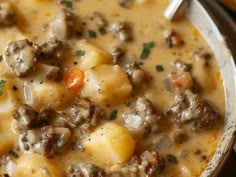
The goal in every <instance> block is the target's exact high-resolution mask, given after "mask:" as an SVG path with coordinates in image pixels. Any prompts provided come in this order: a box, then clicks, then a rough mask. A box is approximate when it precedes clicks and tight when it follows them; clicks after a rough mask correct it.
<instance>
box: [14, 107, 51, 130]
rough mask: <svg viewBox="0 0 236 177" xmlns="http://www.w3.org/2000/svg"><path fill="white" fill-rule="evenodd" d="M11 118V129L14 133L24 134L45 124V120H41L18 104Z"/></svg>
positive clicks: (36, 114) (33, 112)
mask: <svg viewBox="0 0 236 177" xmlns="http://www.w3.org/2000/svg"><path fill="white" fill-rule="evenodd" d="M13 118H14V120H13V128H14V130H15V131H16V132H24V131H26V130H29V129H31V128H36V127H39V126H42V125H45V124H47V122H46V120H45V119H41V118H40V116H39V115H38V113H37V112H36V111H35V110H33V109H32V108H31V107H30V106H28V105H26V104H20V106H19V107H18V108H17V110H16V111H15V112H14V114H13Z"/></svg>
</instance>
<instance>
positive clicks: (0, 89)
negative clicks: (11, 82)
mask: <svg viewBox="0 0 236 177" xmlns="http://www.w3.org/2000/svg"><path fill="white" fill-rule="evenodd" d="M5 85H6V81H4V80H1V81H0V96H1V95H2V94H3V89H4V87H5Z"/></svg>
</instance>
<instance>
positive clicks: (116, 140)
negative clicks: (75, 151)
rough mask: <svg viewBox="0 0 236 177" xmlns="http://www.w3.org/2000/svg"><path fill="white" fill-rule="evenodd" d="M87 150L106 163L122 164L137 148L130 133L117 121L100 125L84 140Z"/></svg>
mask: <svg viewBox="0 0 236 177" xmlns="http://www.w3.org/2000/svg"><path fill="white" fill-rule="evenodd" d="M83 145H84V147H85V151H87V152H88V153H90V154H91V155H92V156H93V158H94V159H96V160H98V161H100V162H101V163H104V164H106V165H114V164H122V163H124V162H126V161H127V160H129V158H130V157H131V156H132V154H133V152H134V148H135V141H134V139H133V138H132V136H131V135H130V133H129V132H128V131H127V130H126V129H125V128H124V127H122V126H120V125H117V124H115V123H111V122H109V123H106V124H104V125H102V126H100V127H98V128H97V129H96V130H95V132H93V133H92V134H91V135H90V136H89V137H87V138H86V139H85V140H84V141H83Z"/></svg>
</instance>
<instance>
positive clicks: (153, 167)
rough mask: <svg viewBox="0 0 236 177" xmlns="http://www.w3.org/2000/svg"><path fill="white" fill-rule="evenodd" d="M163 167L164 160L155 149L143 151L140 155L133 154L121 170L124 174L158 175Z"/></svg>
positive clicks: (150, 176)
mask: <svg viewBox="0 0 236 177" xmlns="http://www.w3.org/2000/svg"><path fill="white" fill-rule="evenodd" d="M164 167H165V161H164V159H163V158H161V156H160V155H159V153H158V152H156V151H153V150H152V151H148V150H147V151H145V152H143V153H142V154H141V155H140V156H134V157H133V158H132V159H131V160H130V161H129V162H128V163H127V167H125V168H123V169H122V171H123V173H124V174H125V176H145V177H156V176H159V174H160V173H161V171H162V170H163V169H164Z"/></svg>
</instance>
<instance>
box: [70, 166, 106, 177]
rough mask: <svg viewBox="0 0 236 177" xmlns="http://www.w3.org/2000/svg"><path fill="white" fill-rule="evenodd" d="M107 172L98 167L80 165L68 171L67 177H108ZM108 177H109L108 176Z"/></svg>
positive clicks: (71, 167)
mask: <svg viewBox="0 0 236 177" xmlns="http://www.w3.org/2000/svg"><path fill="white" fill-rule="evenodd" d="M106 176H107V175H106V174H105V172H104V171H103V170H102V169H101V168H99V167H98V166H96V165H93V164H86V163H82V162H81V163H78V164H76V165H71V166H70V167H69V168H68V170H67V177H106ZM107 177H108V176H107Z"/></svg>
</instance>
